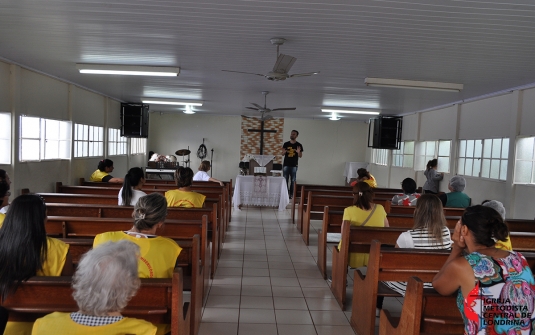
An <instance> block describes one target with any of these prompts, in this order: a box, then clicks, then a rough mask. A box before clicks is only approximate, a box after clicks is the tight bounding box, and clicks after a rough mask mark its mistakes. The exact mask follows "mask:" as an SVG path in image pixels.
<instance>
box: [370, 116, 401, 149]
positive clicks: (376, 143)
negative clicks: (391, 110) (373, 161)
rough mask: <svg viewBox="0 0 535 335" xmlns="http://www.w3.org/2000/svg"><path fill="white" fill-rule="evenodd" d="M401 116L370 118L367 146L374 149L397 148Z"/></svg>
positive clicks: (399, 137)
mask: <svg viewBox="0 0 535 335" xmlns="http://www.w3.org/2000/svg"><path fill="white" fill-rule="evenodd" d="M402 123H403V118H402V117H399V116H380V117H377V118H375V119H370V124H369V128H368V131H369V132H368V147H372V148H375V149H399V146H400V143H401V126H402Z"/></svg>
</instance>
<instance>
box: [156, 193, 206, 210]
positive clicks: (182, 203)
mask: <svg viewBox="0 0 535 335" xmlns="http://www.w3.org/2000/svg"><path fill="white" fill-rule="evenodd" d="M165 199H167V206H168V207H185V208H200V207H202V206H203V205H204V199H206V196H205V195H203V194H200V193H197V192H184V191H180V190H171V191H167V192H165Z"/></svg>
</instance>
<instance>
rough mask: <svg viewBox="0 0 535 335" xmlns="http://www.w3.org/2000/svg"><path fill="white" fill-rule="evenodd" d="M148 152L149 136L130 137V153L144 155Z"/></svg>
mask: <svg viewBox="0 0 535 335" xmlns="http://www.w3.org/2000/svg"><path fill="white" fill-rule="evenodd" d="M146 152H147V138H145V137H131V138H130V155H144V154H146Z"/></svg>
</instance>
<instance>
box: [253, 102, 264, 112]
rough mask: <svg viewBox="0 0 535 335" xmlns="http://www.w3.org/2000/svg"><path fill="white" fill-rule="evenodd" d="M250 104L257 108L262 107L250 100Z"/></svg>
mask: <svg viewBox="0 0 535 335" xmlns="http://www.w3.org/2000/svg"><path fill="white" fill-rule="evenodd" d="M250 104H251V105H253V106H255V107H256V108H257V109H258V110H261V109H264V107H262V106H260V105H259V104H255V103H254V102H251V103H250Z"/></svg>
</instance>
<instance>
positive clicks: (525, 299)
mask: <svg viewBox="0 0 535 335" xmlns="http://www.w3.org/2000/svg"><path fill="white" fill-rule="evenodd" d="M508 233H509V231H508V229H507V225H506V224H505V223H504V221H503V219H502V217H501V216H500V214H498V212H496V211H495V210H493V209H492V208H489V207H485V206H482V205H477V206H473V207H468V208H467V209H466V211H465V212H464V214H463V216H462V217H461V219H460V220H459V222H457V225H456V226H455V230H454V232H453V236H452V240H453V242H454V243H453V248H452V250H451V254H450V256H449V257H448V259H447V260H446V263H445V264H444V266H443V267H442V269H440V271H439V272H438V273H437V274H436V276H435V277H434V279H433V287H434V288H435V290H437V292H438V293H440V294H442V295H450V294H453V293H455V292H457V295H458V299H457V301H458V307H459V311H460V313H461V315H462V317H463V320H464V325H465V334H469V335H472V334H532V332H533V330H534V325H535V314H534V313H533V312H534V306H535V282H534V279H533V273H532V272H531V269H530V267H529V264H528V263H527V261H526V259H525V258H524V256H522V254H521V253H519V252H515V251H505V250H501V249H498V248H496V242H495V241H494V238H496V239H498V240H500V241H505V240H506V238H507V234H508Z"/></svg>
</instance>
